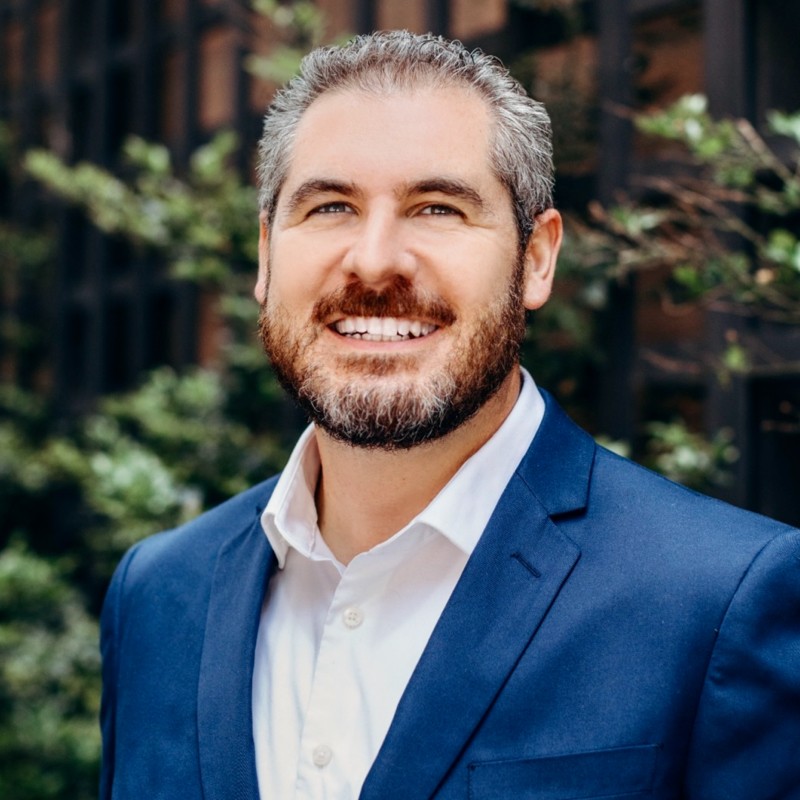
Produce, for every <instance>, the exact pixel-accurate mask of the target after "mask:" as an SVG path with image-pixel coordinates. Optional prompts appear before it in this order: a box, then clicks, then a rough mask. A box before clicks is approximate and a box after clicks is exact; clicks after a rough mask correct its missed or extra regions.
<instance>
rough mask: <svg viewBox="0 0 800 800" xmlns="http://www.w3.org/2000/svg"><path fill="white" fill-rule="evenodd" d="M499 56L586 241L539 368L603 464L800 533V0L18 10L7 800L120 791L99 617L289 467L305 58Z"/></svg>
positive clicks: (7, 485)
mask: <svg viewBox="0 0 800 800" xmlns="http://www.w3.org/2000/svg"><path fill="white" fill-rule="evenodd" d="M377 28H408V29H411V30H414V31H418V32H424V31H433V32H435V33H440V34H443V35H445V36H448V37H454V38H459V39H461V40H462V41H463V42H464V43H465V44H467V45H468V46H470V47H480V48H482V49H483V50H485V51H487V52H490V53H493V54H495V55H497V56H498V57H500V58H501V59H502V60H503V61H504V63H505V64H506V65H507V66H508V67H509V68H510V69H511V70H512V72H513V73H514V74H515V75H516V76H517V77H518V78H519V80H520V81H522V82H523V84H524V85H525V86H526V87H527V88H528V90H529V91H530V92H531V94H532V95H533V96H535V97H537V98H538V99H540V100H543V101H544V102H545V103H546V104H547V106H548V108H549V110H550V113H551V116H552V118H553V124H554V129H555V147H556V164H557V192H556V198H557V205H558V206H559V208H560V209H561V210H562V211H563V212H564V213H565V215H566V218H567V240H566V244H565V249H564V255H563V258H562V259H561V262H560V278H559V281H558V288H557V291H556V295H555V297H554V298H553V300H552V301H551V302H550V303H549V304H548V305H547V306H546V307H545V308H544V309H543V310H542V311H540V312H538V313H537V314H536V316H535V318H533V319H532V321H531V325H529V330H528V336H527V340H526V342H525V347H524V350H525V353H524V355H525V358H524V360H525V363H526V365H527V366H528V367H529V368H530V369H531V371H532V372H533V374H534V376H535V377H536V378H537V381H538V382H539V383H540V384H541V385H543V386H544V387H546V388H548V389H550V390H551V391H552V392H554V393H555V394H556V396H557V397H558V398H559V399H560V400H561V402H562V403H564V404H565V405H566V406H567V408H568V410H569V411H570V412H571V413H572V415H573V416H574V417H575V418H576V419H577V420H578V421H579V422H581V424H583V425H584V426H586V427H587V428H588V429H589V430H590V431H591V432H592V433H593V434H595V435H596V436H597V437H598V439H599V440H600V441H601V442H603V443H604V444H607V445H608V446H610V447H612V448H613V449H615V450H618V451H620V452H623V453H625V454H627V455H630V456H631V457H633V458H635V459H636V460H639V461H641V462H643V463H645V464H647V465H648V466H650V467H652V468H654V469H657V470H658V471H660V472H662V473H664V474H666V475H668V476H669V477H671V478H673V479H676V480H679V481H681V482H683V483H686V484H687V485H689V486H692V487H694V488H697V489H700V490H702V491H704V492H708V493H711V494H714V495H716V496H719V497H722V498H724V499H727V500H729V501H731V502H734V503H736V504H738V505H741V506H744V507H746V508H750V509H753V510H755V511H759V512H761V513H766V514H769V515H771V516H774V517H777V518H778V519H782V520H785V521H786V522H789V523H792V524H800V326H798V322H800V242H798V231H800V226H799V225H798V222H799V221H800V174H799V172H798V169H799V166H800V113H798V112H799V110H800V81H798V80H797V77H796V76H797V75H798V74H800V48H798V47H797V32H798V31H800V4H797V3H795V2H793V0H758V1H757V0H603V2H601V1H600V0H594V1H593V0H402V1H401V0H319V1H318V2H315V3H312V2H306V1H305V0H299V1H297V2H288V1H287V2H277V0H254V2H252V3H251V2H247V1H246V0H160V1H158V0H2V2H0V797H3V798H8V799H9V800H28V799H30V800H33V799H34V798H37V799H38V798H69V799H70V800H83V798H90V797H94V796H95V786H96V780H97V767H98V758H99V735H98V732H97V727H96V722H95V719H96V715H97V711H98V707H99V679H98V674H99V660H98V655H97V644H96V642H97V615H98V612H99V608H100V604H101V602H102V597H103V593H104V591H105V587H106V585H107V582H108V579H109V577H110V574H111V571H112V570H113V567H114V565H115V564H116V562H117V560H118V559H119V557H120V556H121V554H122V552H124V550H125V549H126V548H127V547H129V546H130V545H131V544H133V543H134V542H135V541H137V540H138V539H139V538H141V537H143V536H145V535H147V534H149V533H153V532H155V531H157V530H161V529H164V528H167V527H170V526H173V525H176V524H179V523H180V522H182V521H184V520H186V519H188V518H190V517H192V516H194V515H196V514H198V513H199V512H200V511H202V510H203V509H204V508H207V507H209V506H211V505H214V504H216V503H218V502H219V501H221V500H222V499H224V498H225V497H228V496H230V495H231V494H233V493H235V492H237V491H240V490H242V489H244V488H246V487H247V486H249V485H252V484H253V483H255V482H257V481H259V480H261V479H263V478H264V477H266V476H267V475H269V474H271V473H273V472H275V471H276V470H278V469H280V467H281V465H282V463H283V460H284V459H285V457H286V454H287V451H288V449H289V448H290V447H291V444H292V442H293V440H294V438H295V437H296V435H297V432H298V430H299V429H300V428H301V426H302V425H303V419H302V418H301V416H300V415H299V414H298V412H297V411H296V410H295V409H294V408H293V407H292V406H291V405H289V404H288V403H287V402H286V401H285V400H284V399H283V397H282V395H281V393H280V390H279V389H278V387H277V386H276V383H275V381H274V380H273V378H272V375H271V373H270V370H269V368H268V366H267V364H266V360H265V358H264V356H263V355H262V354H261V352H260V348H259V346H258V345H257V343H256V338H255V319H256V313H257V309H256V307H255V302H254V301H253V300H252V295H251V286H252V283H253V281H254V277H255V263H256V238H257V225H256V201H255V190H254V188H253V151H254V144H255V142H256V141H257V138H258V136H259V131H260V125H261V117H262V115H263V112H264V110H265V108H266V106H267V104H268V102H269V99H270V97H271V96H272V94H273V92H274V90H275V88H276V86H278V85H280V84H281V83H283V82H284V81H285V80H286V79H288V78H289V77H290V76H291V75H292V74H293V73H294V72H295V71H296V69H297V65H298V63H299V59H300V58H301V56H302V54H303V53H304V52H306V51H307V50H308V49H310V48H311V47H313V46H316V45H318V44H321V43H328V42H336V41H341V40H344V39H346V38H348V37H349V36H352V35H353V34H356V33H360V32H366V31H370V30H373V29H377Z"/></svg>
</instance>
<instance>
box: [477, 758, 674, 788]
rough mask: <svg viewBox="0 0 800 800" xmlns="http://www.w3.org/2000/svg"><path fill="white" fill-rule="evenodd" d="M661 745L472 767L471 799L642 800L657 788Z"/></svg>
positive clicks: (492, 762) (488, 762)
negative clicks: (657, 763)
mask: <svg viewBox="0 0 800 800" xmlns="http://www.w3.org/2000/svg"><path fill="white" fill-rule="evenodd" d="M658 749H659V748H658V745H641V746H637V747H620V748H614V749H612V750H592V751H590V752H586V753H569V754H566V755H558V756H544V757H541V758H526V759H521V760H511V761H479V762H474V763H472V764H470V765H469V797H470V800H587V799H588V798H603V799H604V800H638V798H643V797H648V796H650V794H651V791H652V788H653V778H654V775H655V768H656V759H657V757H658Z"/></svg>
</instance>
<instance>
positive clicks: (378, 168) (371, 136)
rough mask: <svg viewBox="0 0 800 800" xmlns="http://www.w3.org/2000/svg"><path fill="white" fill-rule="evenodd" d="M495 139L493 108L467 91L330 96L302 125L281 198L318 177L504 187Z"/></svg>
mask: <svg viewBox="0 0 800 800" xmlns="http://www.w3.org/2000/svg"><path fill="white" fill-rule="evenodd" d="M491 135H492V123H491V117H490V114H489V111H488V108H487V105H486V103H485V101H484V100H483V99H482V98H481V97H480V96H479V95H478V94H477V93H476V92H475V91H473V90H471V89H469V88H467V87H461V86H443V87H425V88H416V89H413V90H412V89H402V90H396V91H392V92H390V93H388V94H383V95H378V94H376V93H373V92H365V91H361V90H356V89H352V90H337V91H333V92H329V93H326V94H324V95H322V96H320V97H319V98H317V99H316V100H315V101H314V102H313V103H312V104H311V105H310V106H309V108H308V109H307V110H306V112H305V114H304V115H303V117H302V118H301V120H300V123H299V124H298V127H297V131H296V134H295V140H294V145H293V148H292V151H291V155H290V161H289V169H288V172H287V176H286V180H285V182H284V186H283V189H282V191H281V194H284V192H285V190H287V189H288V190H291V187H292V186H296V185H298V184H300V183H302V182H303V181H306V180H309V179H316V178H320V177H324V178H336V179H344V180H348V181H351V182H357V183H365V182H366V183H370V182H376V181H384V182H385V181H390V182H391V181H402V182H409V181H413V180H415V179H417V178H424V177H430V176H431V175H443V174H446V175H450V176H453V177H459V178H462V179H465V180H470V181H471V182H479V183H480V182H482V183H484V184H487V185H488V184H492V183H495V184H497V186H499V185H500V183H499V181H498V180H497V178H496V177H495V176H494V173H493V171H492V167H491V161H490V144H491Z"/></svg>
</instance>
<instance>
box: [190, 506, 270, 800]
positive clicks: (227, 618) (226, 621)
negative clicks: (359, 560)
mask: <svg viewBox="0 0 800 800" xmlns="http://www.w3.org/2000/svg"><path fill="white" fill-rule="evenodd" d="M274 565H275V557H274V555H273V553H272V550H271V549H270V547H269V545H268V544H267V540H266V537H265V536H264V533H263V531H262V529H261V525H260V521H259V518H258V514H257V515H256V517H255V519H254V521H253V523H252V524H250V525H248V527H247V529H246V530H245V531H243V532H242V533H240V534H239V535H238V536H236V537H235V538H233V539H231V540H229V542H228V543H227V544H226V546H225V547H223V548H222V550H220V553H219V556H218V557H217V564H216V568H215V571H214V580H213V584H212V590H211V597H210V599H209V606H208V618H207V621H206V636H205V640H204V643H203V655H202V662H201V666H200V680H199V683H198V698H197V726H198V737H199V746H200V771H201V775H202V781H203V790H204V797H205V798H206V800H230V799H231V798H236V800H258V780H257V776H256V761H255V748H254V745H253V722H252V704H251V700H252V695H251V692H252V689H251V687H252V676H253V656H254V650H255V644H256V636H257V633H258V624H259V620H260V616H261V605H262V601H263V596H264V590H265V588H266V585H267V581H268V578H269V575H270V574H271V572H272V569H274Z"/></svg>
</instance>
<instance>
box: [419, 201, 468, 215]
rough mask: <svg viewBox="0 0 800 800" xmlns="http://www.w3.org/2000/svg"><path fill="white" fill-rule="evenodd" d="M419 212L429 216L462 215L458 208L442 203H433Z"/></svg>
mask: <svg viewBox="0 0 800 800" xmlns="http://www.w3.org/2000/svg"><path fill="white" fill-rule="evenodd" d="M419 213H420V214H427V215H428V216H452V215H455V216H458V217H460V216H462V214H461V212H460V211H459V210H458V209H457V208H453V207H452V206H446V205H444V204H442V203H431V205H429V206H425V208H423V209H422V210H421V211H420V212H419Z"/></svg>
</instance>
